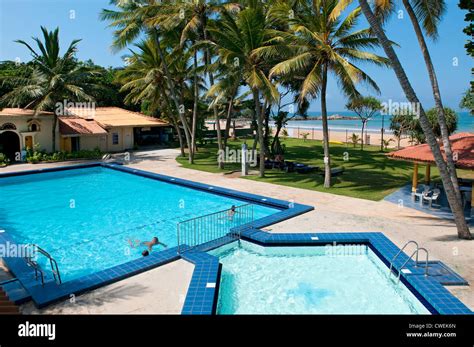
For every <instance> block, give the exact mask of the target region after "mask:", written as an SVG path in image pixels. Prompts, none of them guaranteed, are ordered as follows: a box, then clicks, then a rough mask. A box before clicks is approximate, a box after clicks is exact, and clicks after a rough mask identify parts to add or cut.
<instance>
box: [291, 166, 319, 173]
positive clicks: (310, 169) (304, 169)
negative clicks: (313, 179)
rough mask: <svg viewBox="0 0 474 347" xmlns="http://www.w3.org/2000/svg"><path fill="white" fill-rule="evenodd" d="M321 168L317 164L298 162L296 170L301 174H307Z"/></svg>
mask: <svg viewBox="0 0 474 347" xmlns="http://www.w3.org/2000/svg"><path fill="white" fill-rule="evenodd" d="M318 169H319V168H318V167H316V166H310V165H305V164H296V165H295V171H296V172H297V173H300V174H307V173H311V172H314V171H317V170H318Z"/></svg>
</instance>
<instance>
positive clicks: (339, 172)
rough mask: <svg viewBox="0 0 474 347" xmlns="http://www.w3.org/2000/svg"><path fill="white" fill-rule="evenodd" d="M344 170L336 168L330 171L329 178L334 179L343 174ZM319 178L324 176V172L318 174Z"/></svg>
mask: <svg viewBox="0 0 474 347" xmlns="http://www.w3.org/2000/svg"><path fill="white" fill-rule="evenodd" d="M344 171H345V169H344V168H343V167H337V168H334V169H331V177H336V176H339V175H342V174H343V173H344ZM319 174H320V175H321V176H324V170H321V172H320V173H319Z"/></svg>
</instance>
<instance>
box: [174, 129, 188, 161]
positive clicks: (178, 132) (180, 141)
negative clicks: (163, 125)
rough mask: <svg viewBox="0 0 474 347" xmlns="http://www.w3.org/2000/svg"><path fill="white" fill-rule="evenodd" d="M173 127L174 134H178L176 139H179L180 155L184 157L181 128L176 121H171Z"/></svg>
mask: <svg viewBox="0 0 474 347" xmlns="http://www.w3.org/2000/svg"><path fill="white" fill-rule="evenodd" d="M173 126H174V129H175V130H176V134H178V141H179V148H180V150H181V156H182V157H185V156H186V153H184V142H183V135H182V134H181V129H180V127H179V124H178V123H177V122H176V121H173Z"/></svg>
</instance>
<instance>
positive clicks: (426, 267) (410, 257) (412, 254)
mask: <svg viewBox="0 0 474 347" xmlns="http://www.w3.org/2000/svg"><path fill="white" fill-rule="evenodd" d="M411 243H413V244H415V245H416V248H415V250H414V251H413V253H411V255H410V256H409V257H408V259H407V260H405V261H404V262H403V264H402V266H401V267H400V270H399V271H398V276H397V281H398V282H400V277H401V274H402V270H403V268H404V267H405V266H406V265H407V264H408V262H409V261H410V260H412V259H413V256H416V257H415V267H418V266H419V265H418V264H419V261H418V255H419V253H420V251H423V252H425V254H426V258H425V276H429V274H428V268H429V266H428V265H429V253H428V250H427V249H426V248H424V247H419V246H418V243H417V242H416V241H413V240H410V241H408V242H407V243H405V245H404V246H403V247H402V248H401V249H400V250H399V251H398V253H397V254H396V255H395V256H394V257H393V258H392V261H391V262H390V272H389V278H390V276H391V275H392V272H393V263H394V262H395V259H397V258H398V256H399V255H400V254H401V253H402V252H403V250H404V249H405V248H406V247H407V246H408V245H409V244H411Z"/></svg>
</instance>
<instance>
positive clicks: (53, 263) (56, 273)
mask: <svg viewBox="0 0 474 347" xmlns="http://www.w3.org/2000/svg"><path fill="white" fill-rule="evenodd" d="M28 246H32V247H34V250H35V251H36V252H38V253H40V254H42V255H44V256H45V257H46V258H48V260H49V265H50V266H51V272H52V273H53V277H54V280H55V282H56V283H58V284H61V283H62V281H61V274H60V272H59V267H58V262H57V261H56V260H55V259H54V258H53V257H52V256H51V254H49V253H48V252H46V251H45V250H44V249H43V248H41V247H40V246H38V245H37V244H34V243H32V244H29V245H28ZM27 262H28V263H29V264H30V265H32V266H34V268H35V272H36V270H38V271H40V273H41V277H42V283H43V284H44V275H43V271H42V270H41V269H40V268H39V265H38V264H37V263H36V262H33V261H32V260H31V258H30V259H28V258H27ZM33 264H36V265H33Z"/></svg>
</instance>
